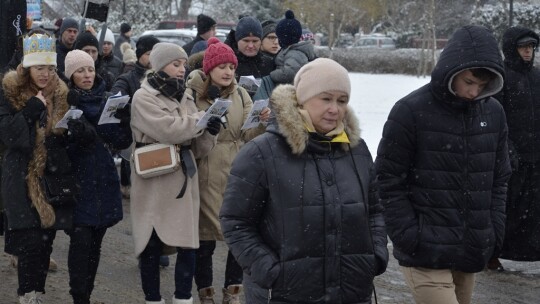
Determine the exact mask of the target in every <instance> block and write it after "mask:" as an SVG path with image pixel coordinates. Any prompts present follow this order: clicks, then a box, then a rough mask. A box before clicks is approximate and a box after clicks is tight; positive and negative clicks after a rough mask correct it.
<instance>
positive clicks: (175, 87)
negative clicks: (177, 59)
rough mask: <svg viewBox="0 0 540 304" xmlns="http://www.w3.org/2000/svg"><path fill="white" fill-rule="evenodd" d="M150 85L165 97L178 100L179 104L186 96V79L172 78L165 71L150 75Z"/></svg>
mask: <svg viewBox="0 0 540 304" xmlns="http://www.w3.org/2000/svg"><path fill="white" fill-rule="evenodd" d="M148 83H149V84H150V85H151V86H152V87H153V88H154V89H156V90H158V91H160V92H161V93H162V94H163V95H165V96H167V97H169V98H172V99H176V100H177V101H178V102H180V101H181V100H182V96H184V90H185V88H184V79H180V78H176V77H170V76H169V75H168V74H167V73H165V72H163V71H159V72H155V73H151V74H149V75H148Z"/></svg>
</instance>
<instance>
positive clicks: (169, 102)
mask: <svg viewBox="0 0 540 304" xmlns="http://www.w3.org/2000/svg"><path fill="white" fill-rule="evenodd" d="M187 58H188V56H187V54H186V52H184V50H183V49H182V48H181V47H180V46H178V45H176V44H173V43H167V42H160V43H157V44H156V45H154V47H153V48H152V52H151V53H150V63H151V65H152V69H153V70H154V71H153V72H151V73H150V74H148V76H147V77H146V78H145V79H144V81H143V83H142V84H141V88H140V89H139V90H137V92H136V93H135V95H134V96H133V101H132V106H131V107H132V112H131V129H132V131H133V139H134V141H135V145H136V147H143V146H145V145H148V144H152V143H163V144H175V145H178V146H179V148H180V155H181V159H182V163H183V164H184V165H183V166H182V169H179V170H177V171H175V172H172V173H168V174H165V175H160V176H155V177H152V178H143V177H142V176H139V175H137V173H136V172H137V171H136V170H135V164H134V163H133V161H132V162H131V166H132V167H131V169H132V170H131V172H132V174H131V182H132V184H131V187H132V188H131V219H132V227H133V228H132V231H133V239H134V242H135V254H136V255H137V257H138V258H139V259H140V266H141V267H140V272H141V281H142V288H143V291H144V295H145V300H146V303H165V300H164V299H163V298H162V297H161V293H160V275H159V258H160V255H162V253H163V252H164V250H166V251H167V253H168V252H169V251H170V250H168V249H174V252H175V253H177V256H176V266H175V292H174V296H173V297H172V298H173V299H172V303H173V304H191V303H193V299H192V297H191V287H192V281H193V274H194V271H195V248H198V247H199V183H198V181H197V180H198V175H197V174H198V171H200V170H199V169H197V167H196V165H195V159H196V158H202V157H204V156H206V155H207V154H208V153H209V151H210V150H211V149H212V148H213V147H214V145H215V142H216V135H217V134H218V132H219V130H220V128H221V123H220V120H219V118H217V117H216V118H211V119H209V121H208V124H207V125H206V128H202V129H201V128H198V127H197V126H196V125H197V122H198V121H199V120H200V119H201V118H202V116H203V115H204V111H200V110H198V109H197V108H196V106H195V102H194V100H193V97H191V96H190V95H189V94H184V75H185V72H186V69H185V64H186V61H187Z"/></svg>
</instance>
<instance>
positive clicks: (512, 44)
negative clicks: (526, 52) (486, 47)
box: [502, 26, 540, 70]
mask: <svg viewBox="0 0 540 304" xmlns="http://www.w3.org/2000/svg"><path fill="white" fill-rule="evenodd" d="M525 36H530V37H533V38H535V39H536V45H538V42H539V41H540V39H539V38H538V35H537V34H536V33H535V32H534V31H532V30H530V29H528V28H524V27H521V26H514V27H511V28H509V29H508V30H506V32H504V35H503V44H502V49H503V54H504V63H505V64H506V65H507V66H508V67H510V68H512V69H513V70H524V69H525V70H529V69H531V68H532V66H533V63H534V55H535V54H534V53H535V52H533V59H532V60H531V61H530V62H526V61H524V60H523V59H521V56H520V55H519V53H518V50H517V41H518V40H519V39H521V38H523V37H525Z"/></svg>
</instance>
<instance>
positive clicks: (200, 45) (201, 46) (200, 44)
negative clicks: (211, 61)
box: [189, 40, 208, 56]
mask: <svg viewBox="0 0 540 304" xmlns="http://www.w3.org/2000/svg"><path fill="white" fill-rule="evenodd" d="M207 47H208V43H207V42H206V40H201V41H197V42H196V43H195V44H194V45H193V48H191V53H189V55H190V56H191V55H193V54H195V53H198V52H202V51H204V50H206V48H207Z"/></svg>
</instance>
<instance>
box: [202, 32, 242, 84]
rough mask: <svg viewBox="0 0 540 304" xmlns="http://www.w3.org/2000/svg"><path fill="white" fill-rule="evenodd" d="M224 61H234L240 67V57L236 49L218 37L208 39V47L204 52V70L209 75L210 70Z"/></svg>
mask: <svg viewBox="0 0 540 304" xmlns="http://www.w3.org/2000/svg"><path fill="white" fill-rule="evenodd" d="M223 63H232V64H234V66H235V67H238V59H237V58H236V55H234V51H233V50H232V49H231V47H230V46H228V45H226V44H225V43H223V42H221V41H220V40H219V39H218V38H216V37H212V38H210V39H208V47H207V48H206V51H205V52H204V59H203V72H204V73H205V74H206V75H208V74H209V73H210V71H212V70H213V69H214V68H215V67H217V66H218V65H220V64H223Z"/></svg>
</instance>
